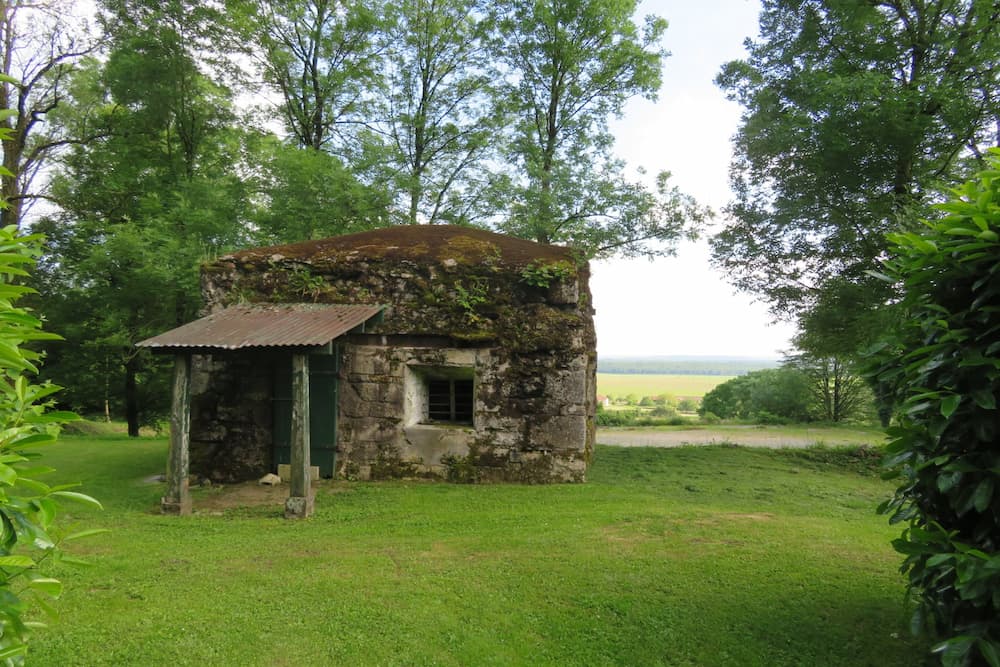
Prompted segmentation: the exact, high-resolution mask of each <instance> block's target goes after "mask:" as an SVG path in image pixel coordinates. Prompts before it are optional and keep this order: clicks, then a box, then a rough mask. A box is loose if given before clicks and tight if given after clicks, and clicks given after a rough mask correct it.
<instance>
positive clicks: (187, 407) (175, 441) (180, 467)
mask: <svg viewBox="0 0 1000 667" xmlns="http://www.w3.org/2000/svg"><path fill="white" fill-rule="evenodd" d="M190 443H191V355H190V354H178V355H176V356H175V357H174V392H173V405H172V407H171V412H170V452H169V454H168V455H167V495H165V496H164V497H163V498H161V499H160V508H161V510H162V512H163V513H164V514H190V513H191V493H190V492H189V491H188V475H189V462H190V458H189V448H190Z"/></svg>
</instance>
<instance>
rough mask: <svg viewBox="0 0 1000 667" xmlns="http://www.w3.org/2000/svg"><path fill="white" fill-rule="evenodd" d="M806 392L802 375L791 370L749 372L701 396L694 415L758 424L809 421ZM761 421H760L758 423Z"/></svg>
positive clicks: (805, 384) (805, 380)
mask: <svg viewBox="0 0 1000 667" xmlns="http://www.w3.org/2000/svg"><path fill="white" fill-rule="evenodd" d="M811 400H812V399H811V397H810V392H809V387H808V381H807V379H806V377H805V375H804V374H803V373H802V372H800V371H798V370H796V369H793V368H769V369H765V370H760V371H753V372H751V373H747V374H746V375H740V376H738V377H735V378H733V379H732V380H728V381H726V382H723V383H722V384H720V385H718V386H717V387H715V388H714V389H713V390H712V391H710V392H708V393H707V394H705V396H704V398H702V400H701V406H700V407H699V408H698V412H699V413H700V414H702V415H705V414H707V413H710V412H711V413H713V414H715V415H717V416H718V417H720V418H721V419H746V420H751V421H759V422H760V423H769V424H774V423H787V422H804V421H809V420H810V409H809V408H810V401H811ZM761 419H763V420H764V421H761Z"/></svg>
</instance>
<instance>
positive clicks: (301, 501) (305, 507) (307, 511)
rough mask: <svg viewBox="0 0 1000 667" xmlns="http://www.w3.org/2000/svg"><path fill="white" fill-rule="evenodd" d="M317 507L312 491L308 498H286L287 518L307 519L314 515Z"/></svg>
mask: <svg viewBox="0 0 1000 667" xmlns="http://www.w3.org/2000/svg"><path fill="white" fill-rule="evenodd" d="M315 508H316V498H315V495H314V494H312V493H310V494H309V497H308V498H303V497H302V496H289V497H288V498H287V499H286V500H285V518H286V519H305V518H306V517H309V516H312V513H313V511H314V510H315Z"/></svg>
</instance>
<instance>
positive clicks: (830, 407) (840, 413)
mask: <svg viewBox="0 0 1000 667" xmlns="http://www.w3.org/2000/svg"><path fill="white" fill-rule="evenodd" d="M784 366H785V367H787V368H793V369H795V370H797V371H799V372H800V373H801V374H802V375H803V376H804V377H805V378H806V379H807V381H808V384H807V390H808V392H809V395H810V396H811V397H812V411H813V414H814V415H815V416H816V418H817V419H821V420H823V421H828V422H841V421H844V420H847V419H851V418H853V417H858V416H862V415H863V414H864V412H865V409H866V408H870V407H871V406H872V405H873V397H872V394H871V391H870V390H869V389H868V385H867V384H866V383H865V380H864V378H862V377H861V375H860V374H858V373H857V372H856V371H855V370H854V365H853V364H852V363H851V362H850V361H845V360H844V359H843V358H840V357H837V356H817V355H814V354H809V353H807V352H801V353H799V354H795V355H791V356H789V357H788V358H787V359H785V363H784Z"/></svg>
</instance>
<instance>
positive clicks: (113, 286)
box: [36, 2, 248, 436]
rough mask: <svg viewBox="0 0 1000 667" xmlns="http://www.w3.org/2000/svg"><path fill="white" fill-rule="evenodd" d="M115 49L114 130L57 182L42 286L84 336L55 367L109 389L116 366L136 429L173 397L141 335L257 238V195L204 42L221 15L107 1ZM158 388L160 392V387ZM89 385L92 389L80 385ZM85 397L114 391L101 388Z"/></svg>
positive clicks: (97, 80)
mask: <svg viewBox="0 0 1000 667" xmlns="http://www.w3.org/2000/svg"><path fill="white" fill-rule="evenodd" d="M109 4H110V5H111V7H110V8H111V9H113V10H114V12H115V13H113V14H112V15H111V16H110V18H109V20H108V21H107V25H108V27H109V29H110V30H112V32H111V33H110V34H109V39H110V42H111V46H112V49H111V51H110V53H109V54H108V57H107V59H106V61H105V62H104V63H99V62H94V63H92V66H93V67H94V68H97V69H98V71H99V74H98V75H95V74H93V73H91V72H82V73H81V76H82V77H83V80H84V81H86V82H88V83H90V84H92V85H94V86H96V87H97V89H96V90H94V91H91V96H92V97H93V98H95V99H97V100H101V101H102V102H103V104H102V105H101V106H100V114H101V120H102V122H103V124H104V126H105V128H106V132H105V133H104V136H103V137H102V138H101V139H100V140H97V141H92V142H89V143H88V144H86V145H79V146H75V147H74V149H73V150H72V151H71V152H70V153H69V154H67V156H66V158H65V165H64V167H63V168H62V169H61V170H60V172H59V174H58V175H57V177H56V179H55V182H54V184H53V194H54V196H55V197H56V199H57V200H58V201H59V203H60V205H61V210H60V211H59V212H57V213H55V214H53V215H52V216H49V218H48V219H46V220H42V221H40V222H39V223H38V226H39V228H40V229H42V230H44V231H46V232H47V233H48V234H49V239H50V247H51V250H52V251H51V253H50V254H49V255H48V256H46V258H45V260H44V261H43V262H42V263H41V264H40V266H39V271H38V276H37V280H36V284H37V286H38V290H39V292H41V294H42V297H43V298H44V299H45V302H46V303H47V304H50V305H51V308H50V310H49V316H50V318H51V319H52V320H53V321H55V322H58V323H59V325H60V327H61V328H63V330H64V331H65V332H66V335H67V338H68V340H69V341H70V344H71V346H72V347H68V349H65V350H61V349H60V348H59V347H54V348H52V349H50V361H51V363H50V364H49V365H48V366H47V368H46V373H47V376H48V377H51V378H53V379H60V380H63V381H65V380H66V379H67V373H71V372H74V371H76V372H85V373H93V374H94V375H93V376H87V375H84V376H83V377H79V376H77V377H74V378H73V379H74V380H76V381H75V382H73V383H72V384H73V385H75V386H79V387H81V388H83V387H90V388H93V387H103V386H104V377H105V375H104V373H107V372H108V370H110V369H109V368H108V366H109V363H108V362H109V359H113V364H111V366H112V367H113V371H112V372H111V373H110V374H111V375H112V376H113V377H115V378H116V379H117V380H118V381H120V383H121V384H120V385H119V387H120V388H119V389H118V390H117V391H116V392H115V395H116V396H117V397H120V398H119V400H118V401H115V403H116V405H118V406H120V407H121V409H122V410H123V411H124V413H125V417H126V420H127V421H128V427H129V434H130V435H133V436H134V435H138V432H139V426H140V423H142V422H143V421H151V420H153V419H155V418H156V417H157V416H158V415H159V414H160V413H161V412H162V411H163V410H164V409H165V408H166V407H167V405H166V403H167V401H168V400H169V397H168V395H169V392H168V391H165V390H163V387H164V382H165V378H166V376H165V374H164V373H163V369H162V368H161V365H160V364H159V363H158V362H157V361H155V360H154V359H153V358H151V357H150V356H149V355H148V353H145V352H142V351H139V350H137V349H136V348H135V347H134V344H135V343H136V342H137V341H139V340H141V339H143V338H145V337H148V336H151V335H153V334H155V333H158V332H160V331H163V330H164V329H168V328H171V327H173V326H177V325H179V324H182V323H184V322H187V321H189V320H190V319H192V318H193V317H194V315H195V313H196V312H197V309H198V307H199V298H198V265H199V263H200V262H201V261H202V260H203V259H204V258H205V257H206V256H210V255H214V254H217V253H218V252H219V251H221V250H225V249H229V248H232V247H234V246H238V245H242V244H243V243H244V242H245V239H246V238H247V237H246V234H245V222H246V215H247V209H248V193H247V191H246V188H245V186H244V184H243V182H242V179H241V178H240V150H241V144H240V136H239V134H238V133H237V132H235V131H234V130H233V129H232V125H233V123H234V116H233V114H232V111H231V94H230V92H229V90H228V89H227V88H225V87H223V86H221V85H219V84H218V83H216V82H214V81H213V80H212V79H210V78H209V77H208V76H207V75H206V73H204V72H202V71H201V70H200V69H199V60H198V57H197V56H198V55H199V54H195V53H193V52H192V49H193V48H195V47H196V46H197V45H198V44H199V42H200V37H199V35H203V34H205V31H206V30H208V28H207V27H205V26H204V25H202V24H201V23H200V21H203V20H208V19H209V18H211V15H208V14H203V13H199V12H197V11H190V12H188V11H187V10H188V9H191V8H188V7H187V6H181V5H179V4H167V5H163V6H162V11H161V10H160V9H158V6H159V5H158V4H157V6H155V7H152V8H151V7H150V6H148V5H145V4H142V3H132V4H129V3H119V2H115V3H109ZM154 389H157V390H156V391H153V390H154ZM81 393H83V392H81ZM69 398H71V399H74V398H80V399H81V400H82V404H81V407H88V408H89V407H91V405H88V404H87V401H93V400H94V399H98V398H103V397H101V396H100V394H99V393H98V392H94V391H93V390H92V389H91V391H90V393H89V394H84V395H83V396H82V397H81V396H79V395H76V396H70V397H69Z"/></svg>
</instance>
